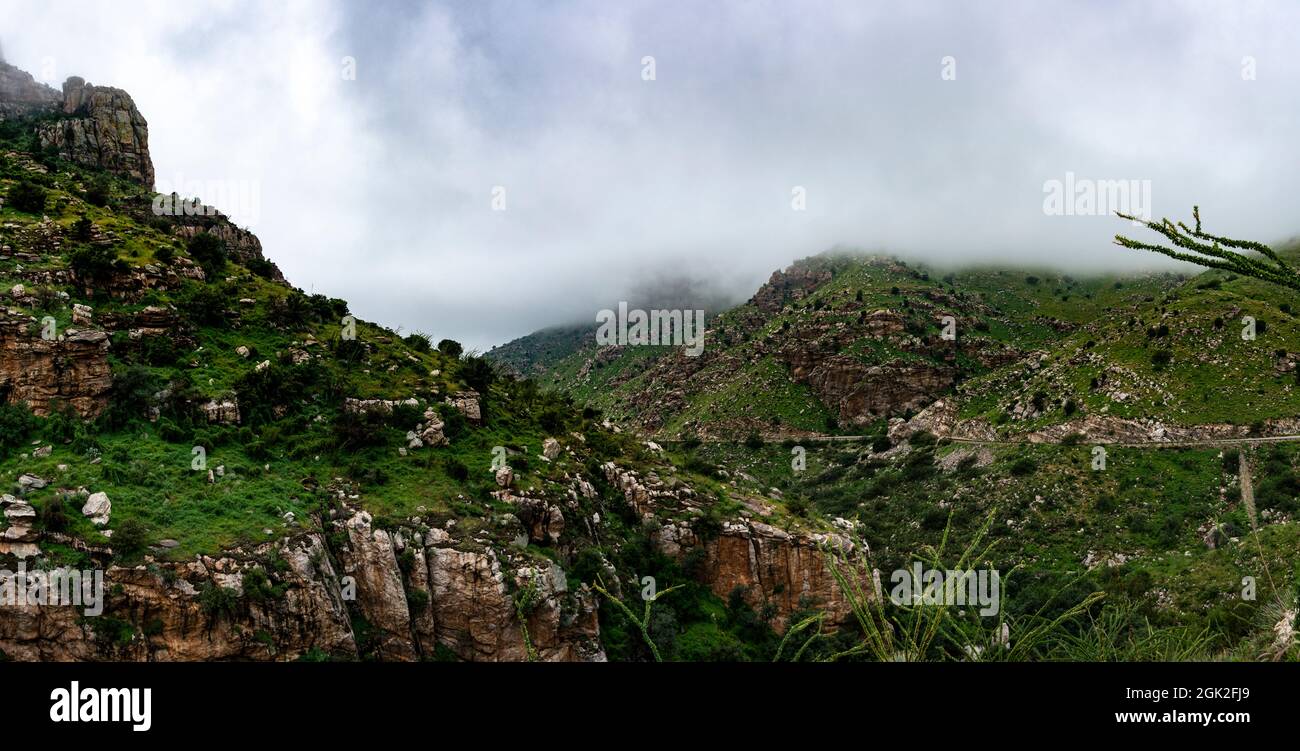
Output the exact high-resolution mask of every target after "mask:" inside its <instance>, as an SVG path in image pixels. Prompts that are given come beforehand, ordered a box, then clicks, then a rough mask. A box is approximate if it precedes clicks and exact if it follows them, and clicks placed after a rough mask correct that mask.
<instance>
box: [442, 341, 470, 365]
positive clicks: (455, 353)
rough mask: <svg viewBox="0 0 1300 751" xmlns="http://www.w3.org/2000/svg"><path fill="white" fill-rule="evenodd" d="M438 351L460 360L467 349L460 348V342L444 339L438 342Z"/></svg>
mask: <svg viewBox="0 0 1300 751" xmlns="http://www.w3.org/2000/svg"><path fill="white" fill-rule="evenodd" d="M438 351H439V352H441V353H442V354H444V355H446V356H447V357H450V358H451V359H453V360H459V359H460V356H461V353H463V352H464V351H465V349H464V347H461V346H460V342H458V341H456V340H454V339H443V340H442V341H440V342H438Z"/></svg>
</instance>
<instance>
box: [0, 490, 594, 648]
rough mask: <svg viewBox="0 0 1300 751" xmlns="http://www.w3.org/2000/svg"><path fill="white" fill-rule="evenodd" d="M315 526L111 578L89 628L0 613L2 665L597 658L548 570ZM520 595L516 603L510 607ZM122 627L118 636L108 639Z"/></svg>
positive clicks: (583, 594) (6, 610) (22, 612)
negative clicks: (254, 579) (220, 590)
mask: <svg viewBox="0 0 1300 751" xmlns="http://www.w3.org/2000/svg"><path fill="white" fill-rule="evenodd" d="M323 526H324V528H325V529H326V530H330V531H331V532H327V533H322V532H306V533H303V534H301V535H298V536H291V537H287V538H284V539H281V540H278V541H276V542H270V543H266V544H264V545H261V546H258V547H257V548H254V549H251V550H244V549H236V550H231V551H228V552H227V553H226V554H224V555H223V556H221V557H220V558H212V557H208V556H200V557H198V558H196V559H195V560H193V561H188V562H179V563H176V562H156V561H152V560H148V559H147V560H146V563H144V564H142V565H139V566H135V567H131V568H123V567H119V566H110V567H109V568H108V569H107V571H106V572H105V577H104V579H105V581H104V589H105V591H106V592H108V593H109V595H108V601H107V604H106V606H105V608H104V613H103V615H101V616H97V617H89V618H86V617H83V613H82V609H81V608H78V607H74V606H51V605H43V606H36V605H9V604H0V651H2V652H3V653H4V654H5V655H7V656H8V657H9V658H10V659H15V660H57V661H79V660H125V661H146V660H148V661H191V660H260V661H283V660H294V659H297V658H299V657H302V656H304V655H309V654H314V655H330V656H334V657H341V658H345V659H346V658H353V659H355V658H357V657H358V656H360V655H362V654H365V655H369V656H373V657H375V658H378V659H381V660H386V661H414V660H419V659H428V658H431V657H433V656H434V655H435V652H436V651H437V650H439V647H440V645H441V648H442V649H444V650H446V651H447V652H449V653H450V654H453V655H455V656H456V657H458V658H460V659H463V660H472V661H487V662H498V661H523V660H528V659H530V650H529V647H530V646H531V658H532V659H538V660H551V661H554V660H565V661H603V660H604V659H605V655H604V651H603V649H602V648H601V646H600V639H599V625H598V620H597V615H596V605H597V603H596V600H595V597H594V595H593V594H592V593H591V592H590V591H589V590H587V589H586V587H585V586H584V587H583V588H582V589H581V590H580V591H576V592H574V591H570V590H569V588H568V586H567V583H566V580H565V576H564V572H563V570H562V569H560V567H559V566H558V565H556V564H546V565H538V564H536V563H532V564H529V565H515V564H518V561H514V562H512V565H511V566H510V567H507V566H506V565H504V564H505V561H504V560H503V556H509V555H510V553H507V552H504V551H498V550H495V549H493V548H490V547H489V548H480V549H474V548H475V547H476V546H474V545H472V544H470V545H466V544H465V542H464V541H462V540H458V539H456V538H453V537H452V536H451V535H450V534H449V533H448V532H446V531H445V530H443V529H437V528H429V527H423V526H422V525H418V524H416V523H414V522H413V523H411V524H410V525H406V526H403V527H401V528H399V529H394V530H384V529H377V528H375V527H374V526H373V524H372V519H371V517H370V515H369V514H368V513H366V512H364V511H357V510H348V512H347V513H346V514H345V515H340V516H339V517H338V518H336V519H333V520H327V521H326V522H324V524H323ZM83 547H84V546H83ZM89 552H90V553H91V554H93V555H95V556H100V555H107V552H108V551H93V550H91V551H89ZM272 561H276V562H277V563H275V564H272ZM31 565H32V564H31V563H30V562H29V567H31ZM254 569H261V572H262V573H263V574H267V573H269V575H270V577H272V579H273V581H274V586H275V590H276V591H274V592H272V593H270V594H262V595H259V596H257V597H253V596H250V594H249V592H248V591H247V590H246V588H245V583H246V581H247V580H248V579H247V577H248V576H249V575H250V571H252V570H254ZM511 569H512V573H509V574H507V573H506V571H507V570H511ZM259 578H260V577H259ZM214 587H224V588H226V589H228V590H231V591H232V592H233V593H235V597H233V598H232V599H231V600H230V601H228V603H227V604H225V605H222V606H216V605H214V604H213V603H214V602H215V600H213V599H211V597H210V595H205V594H204V592H205V590H207V591H211V588H214ZM519 592H525V593H528V596H527V597H526V598H525V599H524V600H523V601H522V605H519V604H517V600H516V593H519ZM521 614H522V615H523V621H522V622H521V621H520V615H521ZM123 622H125V623H128V624H130V625H131V626H132V627H133V628H132V629H129V630H128V631H127V634H128V635H129V638H123V637H122V632H121V631H120V630H115V628H114V624H121V623H123ZM525 633H526V634H527V640H525Z"/></svg>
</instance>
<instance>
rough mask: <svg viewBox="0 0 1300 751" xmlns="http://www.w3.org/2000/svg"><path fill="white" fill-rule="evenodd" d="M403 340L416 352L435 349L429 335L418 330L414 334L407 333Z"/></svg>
mask: <svg viewBox="0 0 1300 751" xmlns="http://www.w3.org/2000/svg"><path fill="white" fill-rule="evenodd" d="M402 341H404V342H406V346H408V347H410V348H411V349H413V350H415V351H416V352H428V351H430V350H432V349H433V345H432V344H431V343H430V342H429V335H428V334H421V333H420V332H418V331H417V332H415V333H413V334H407V335H406V337H404V338H403V339H402Z"/></svg>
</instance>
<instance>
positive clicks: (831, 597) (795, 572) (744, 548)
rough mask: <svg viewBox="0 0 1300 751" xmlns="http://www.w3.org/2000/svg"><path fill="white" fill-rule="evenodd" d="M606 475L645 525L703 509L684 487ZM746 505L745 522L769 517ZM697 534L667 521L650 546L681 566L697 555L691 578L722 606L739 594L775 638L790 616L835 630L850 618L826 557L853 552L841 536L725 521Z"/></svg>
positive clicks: (614, 472)
mask: <svg viewBox="0 0 1300 751" xmlns="http://www.w3.org/2000/svg"><path fill="white" fill-rule="evenodd" d="M605 476H606V479H607V480H608V481H609V482H610V484H612V485H614V486H615V487H617V488H619V489H620V490H622V492H623V495H624V498H625V499H626V500H627V502H628V505H630V506H631V507H632V509H633V510H634V511H636V513H637V514H639V515H640V516H641V517H642V518H643V519H645V520H646V521H647V522H650V523H653V522H654V520H655V519H656V518H657V517H658V516H661V515H670V514H673V512H675V511H681V510H686V511H688V512H690V511H692V510H695V511H698V510H699V509H700V508H701V506H700V503H699V502H698V501H697V500H696V499H695V494H694V491H692V490H691V489H690V488H685V487H683V488H670V487H668V485H667V484H666V483H664V482H662V481H661V480H659V478H657V477H654V476H653V475H651V476H645V477H642V476H641V475H639V474H638V473H636V472H633V471H631V470H626V469H622V468H620V467H618V466H616V465H614V464H612V463H610V464H606V465H605ZM742 500H743V499H742ZM747 505H749V506H750V510H749V511H747V512H746V516H752V515H753V514H754V513H763V512H764V511H766V510H768V509H765V508H764V504H763V502H762V501H761V500H758V499H753V500H752V501H751V503H749V504H747ZM691 516H697V514H691ZM698 527H699V525H698V524H697V523H694V522H691V521H675V522H667V523H664V524H662V525H661V526H659V527H658V528H657V530H656V531H655V532H654V534H653V539H654V540H655V543H656V544H657V545H658V547H659V549H660V550H661V551H662V552H663V553H664V554H665V555H667V556H670V557H672V558H676V559H678V560H682V561H684V560H686V559H687V557H688V556H691V554H692V553H693V551H698V553H699V554H702V556H701V562H700V565H698V567H697V575H698V576H699V578H700V580H701V582H702V583H705V584H707V585H708V586H709V588H710V589H711V590H712V591H713V593H714V594H716V595H717V596H718V597H721V598H722V599H724V600H726V599H728V598H730V597H731V596H732V592H734V591H736V590H737V589H738V588H739V590H740V592H741V595H742V596H743V598H744V599H745V601H746V602H747V603H748V604H749V605H750V606H751V607H753V608H754V609H756V610H759V611H760V612H761V611H767V612H768V613H769V614H770V615H771V623H772V626H773V628H775V629H776V630H777V631H778V632H780V631H784V630H785V629H786V627H788V626H789V625H791V624H790V617H791V616H792V615H794V614H795V613H796V612H799V611H809V612H817V611H820V612H824V613H825V614H826V621H827V623H828V624H830V625H835V626H838V625H843V624H845V623H847V622H848V621H849V619H850V618H851V617H852V611H851V610H850V608H849V604H848V601H847V600H846V599H845V598H844V595H843V592H842V591H841V589H840V587H839V586H838V583H837V582H836V581H835V577H834V575H833V574H832V573H831V567H830V559H829V557H828V556H830V555H831V554H833V553H843V554H851V553H854V552H855V550H856V549H857V545H856V543H855V542H854V541H853V540H852V539H850V538H849V537H848V536H847V535H844V534H841V533H839V532H825V531H814V530H798V529H783V528H781V527H778V526H775V525H773V524H768V523H764V522H760V521H757V520H755V519H752V518H745V516H742V518H739V519H733V520H729V521H725V522H723V524H722V528H721V529H720V530H717V531H716V533H713V532H711V533H707V534H706V533H704V532H702V531H701V530H700V529H699V528H698Z"/></svg>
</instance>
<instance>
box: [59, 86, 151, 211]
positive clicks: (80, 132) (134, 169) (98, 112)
mask: <svg viewBox="0 0 1300 751" xmlns="http://www.w3.org/2000/svg"><path fill="white" fill-rule="evenodd" d="M62 113H63V114H64V115H65V117H63V118H61V119H59V120H56V121H54V122H52V123H47V124H45V125H42V126H41V127H40V129H39V130H38V131H37V133H38V135H39V137H40V142H41V148H53V149H55V150H56V151H57V152H58V153H59V155H60V156H62V157H63V158H64V159H68V160H69V161H73V162H77V163H78V164H84V165H86V166H89V167H99V168H101V169H105V170H108V171H109V172H113V173H116V174H119V175H123V176H126V177H129V178H131V179H132V180H135V181H136V182H138V183H140V184H141V185H144V186H145V187H146V188H149V189H151V190H152V189H153V183H154V169H153V159H152V158H151V157H150V156H149V127H148V123H147V122H146V121H145V119H144V116H143V115H141V114H140V111H139V110H138V109H136V107H135V102H134V101H133V100H132V99H131V95H130V94H127V93H126V92H125V91H123V90H121V89H114V88H110V87H106V86H92V85H90V84H88V83H86V81H85V80H84V79H82V78H79V77H77V76H73V77H71V78H69V79H68V80H67V81H65V82H64V84H63V109H62Z"/></svg>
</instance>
